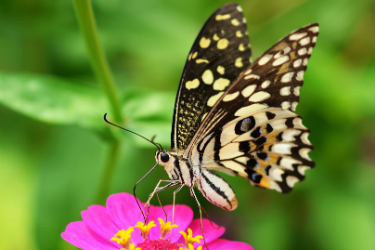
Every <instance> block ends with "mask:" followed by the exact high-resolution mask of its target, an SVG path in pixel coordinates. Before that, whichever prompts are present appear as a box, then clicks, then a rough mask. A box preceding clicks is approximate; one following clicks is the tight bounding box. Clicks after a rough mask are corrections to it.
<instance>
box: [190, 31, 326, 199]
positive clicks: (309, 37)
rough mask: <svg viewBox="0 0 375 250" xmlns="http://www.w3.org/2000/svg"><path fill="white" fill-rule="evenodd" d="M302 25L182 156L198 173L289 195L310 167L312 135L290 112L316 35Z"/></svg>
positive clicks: (248, 74) (262, 61)
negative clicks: (231, 178)
mask: <svg viewBox="0 0 375 250" xmlns="http://www.w3.org/2000/svg"><path fill="white" fill-rule="evenodd" d="M318 30H319V29H318V25H317V24H311V25H308V26H305V27H303V28H301V29H299V30H297V31H295V32H293V33H291V34H289V35H288V36H287V37H285V38H283V39H281V40H280V41H279V42H278V43H277V44H276V45H274V46H273V47H272V48H271V49H269V50H268V51H267V52H266V53H265V54H263V55H262V56H261V57H260V58H259V59H258V60H257V61H255V62H254V63H253V64H252V65H251V66H250V67H248V68H247V69H246V70H245V71H244V72H243V73H242V74H241V75H240V76H239V78H238V79H237V80H236V81H235V82H234V84H233V85H232V86H230V88H229V89H228V90H227V91H226V92H225V93H224V94H223V95H222V96H221V98H220V99H219V100H218V101H217V103H216V104H215V105H214V107H213V108H212V109H211V111H210V112H209V114H208V115H207V117H206V119H205V120H204V121H203V123H202V124H201V126H200V127H199V129H198V131H197V133H196V134H195V136H194V138H193V139H192V141H191V143H190V144H189V146H188V148H187V150H186V151H185V154H184V157H187V158H190V159H192V161H193V164H198V165H201V166H202V168H206V169H210V170H218V171H222V172H226V173H228V174H233V175H240V176H243V177H246V178H248V179H249V180H250V181H251V183H252V184H254V185H257V186H260V187H265V188H270V189H276V190H278V191H280V192H289V191H290V190H291V189H292V188H293V186H294V184H295V183H296V182H298V181H301V180H303V179H304V171H305V170H306V169H308V168H312V167H313V166H314V162H313V161H311V159H310V158H309V157H308V155H307V153H308V152H309V151H311V150H312V149H313V146H312V145H311V143H310V142H309V141H308V139H307V137H308V135H309V134H310V131H309V130H308V129H306V128H305V127H304V126H303V125H302V118H301V117H300V116H298V115H296V114H295V113H294V111H295V107H296V106H297V104H298V101H299V89H300V88H301V86H302V84H303V74H304V72H305V70H306V65H307V61H308V59H309V58H310V55H311V52H312V49H313V47H314V46H315V42H316V37H317V35H318Z"/></svg>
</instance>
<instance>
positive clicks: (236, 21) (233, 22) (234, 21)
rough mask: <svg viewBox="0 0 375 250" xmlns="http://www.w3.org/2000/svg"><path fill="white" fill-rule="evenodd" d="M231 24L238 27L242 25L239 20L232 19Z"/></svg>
mask: <svg viewBox="0 0 375 250" xmlns="http://www.w3.org/2000/svg"><path fill="white" fill-rule="evenodd" d="M231 23H232V24H233V25H234V26H238V25H240V22H239V21H238V20H237V19H235V18H234V19H232V21H231Z"/></svg>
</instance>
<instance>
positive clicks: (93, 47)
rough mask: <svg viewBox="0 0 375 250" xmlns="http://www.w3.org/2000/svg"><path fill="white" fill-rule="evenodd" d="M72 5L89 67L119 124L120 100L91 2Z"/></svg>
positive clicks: (77, 2)
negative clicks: (87, 56) (101, 42)
mask: <svg viewBox="0 0 375 250" xmlns="http://www.w3.org/2000/svg"><path fill="white" fill-rule="evenodd" d="M73 3H74V8H75V11H76V15H77V19H78V22H79V26H80V28H81V32H82V35H83V37H84V39H85V42H86V46H87V49H88V52H89V56H90V62H91V66H92V67H93V69H94V72H95V75H96V77H97V79H98V80H99V82H100V84H101V85H102V87H103V89H104V91H105V93H106V95H107V97H108V100H109V103H110V106H111V109H112V115H113V117H114V120H115V121H116V123H118V124H119V123H121V122H122V115H121V109H120V100H119V97H118V94H117V93H118V92H117V90H116V85H115V83H114V79H113V76H112V73H111V70H110V68H109V66H108V62H107V59H106V57H105V55H104V52H103V49H102V47H101V45H100V42H99V37H98V31H97V28H96V23H95V18H94V13H93V10H92V6H91V1H90V0H73Z"/></svg>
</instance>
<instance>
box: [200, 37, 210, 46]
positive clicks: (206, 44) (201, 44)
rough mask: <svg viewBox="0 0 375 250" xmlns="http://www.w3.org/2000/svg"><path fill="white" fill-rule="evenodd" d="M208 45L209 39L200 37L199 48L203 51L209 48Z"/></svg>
mask: <svg viewBox="0 0 375 250" xmlns="http://www.w3.org/2000/svg"><path fill="white" fill-rule="evenodd" d="M210 43H211V39H209V38H205V37H202V38H201V40H200V42H199V46H201V48H203V49H205V48H208V46H210Z"/></svg>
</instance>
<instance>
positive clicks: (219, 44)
mask: <svg viewBox="0 0 375 250" xmlns="http://www.w3.org/2000/svg"><path fill="white" fill-rule="evenodd" d="M228 44H229V41H228V40H227V39H226V38H222V39H220V40H219V41H218V42H217V48H218V49H226V48H227V47H228Z"/></svg>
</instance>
